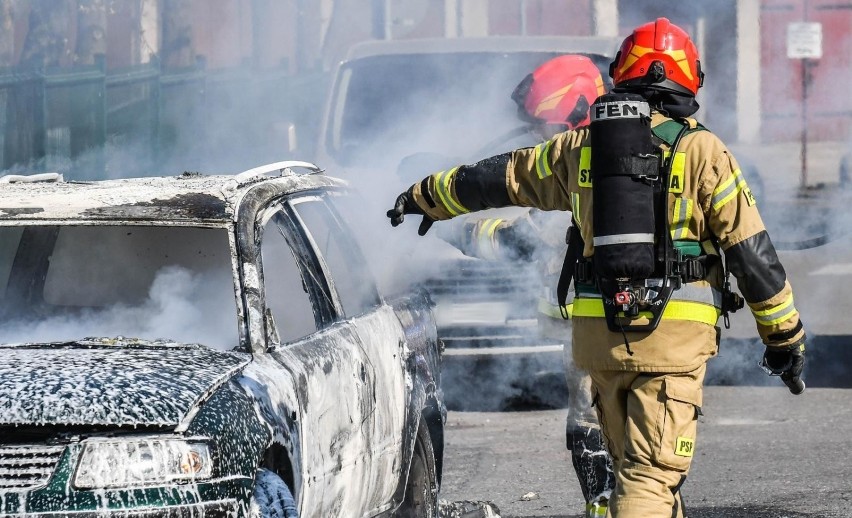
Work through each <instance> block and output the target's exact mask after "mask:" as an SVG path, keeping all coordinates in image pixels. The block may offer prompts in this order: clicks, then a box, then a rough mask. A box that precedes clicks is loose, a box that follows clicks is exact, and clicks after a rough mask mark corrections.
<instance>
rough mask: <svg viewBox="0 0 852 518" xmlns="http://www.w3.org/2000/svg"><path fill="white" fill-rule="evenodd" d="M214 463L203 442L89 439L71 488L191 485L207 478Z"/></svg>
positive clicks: (206, 444) (169, 439)
mask: <svg viewBox="0 0 852 518" xmlns="http://www.w3.org/2000/svg"><path fill="white" fill-rule="evenodd" d="M212 472H213V460H212V457H211V455H210V445H209V444H208V442H206V441H198V440H183V439H174V438H147V439H131V440H120V439H111V440H90V441H86V442H85V443H84V447H83V453H82V454H81V455H80V462H79V463H78V464H77V471H76V473H75V474H74V487H76V488H79V489H95V488H106V487H117V486H137V485H150V484H157V483H168V482H191V481H195V480H204V479H208V478H210V476H211V475H212Z"/></svg>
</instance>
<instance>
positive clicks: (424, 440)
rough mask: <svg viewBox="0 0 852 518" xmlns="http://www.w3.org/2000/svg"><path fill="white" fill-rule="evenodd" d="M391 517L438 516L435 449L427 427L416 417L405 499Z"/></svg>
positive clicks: (416, 517)
mask: <svg viewBox="0 0 852 518" xmlns="http://www.w3.org/2000/svg"><path fill="white" fill-rule="evenodd" d="M393 516H394V517H395V518H436V517H437V516H438V478H437V470H436V469H435V450H434V448H433V446H432V438H431V437H430V435H429V427H428V426H427V425H426V421H424V420H423V419H420V425H419V426H418V427H417V439H416V440H415V442H414V453H413V455H412V457H411V466H409V468H408V478H407V481H406V483H405V498H404V499H403V501H402V504H401V505H400V506H399V508H398V509H397V510H396V511H395V512H394V513H393Z"/></svg>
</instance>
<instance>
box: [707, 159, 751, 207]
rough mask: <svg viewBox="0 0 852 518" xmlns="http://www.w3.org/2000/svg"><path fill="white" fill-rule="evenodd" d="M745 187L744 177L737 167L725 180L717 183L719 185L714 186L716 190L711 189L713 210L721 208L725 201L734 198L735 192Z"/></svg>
mask: <svg viewBox="0 0 852 518" xmlns="http://www.w3.org/2000/svg"><path fill="white" fill-rule="evenodd" d="M745 187H747V184H746V181H745V178H743V174H742V172H741V171H740V170H739V169H737V170H736V171H734V172H733V174H731V176H729V177H728V179H727V180H725V181H724V182H722V183H721V184H719V186H718V187H716V190H715V191H713V199H712V201H711V203H712V204H713V210H716V211H718V210H719V209H721V208H722V207H723V206H724V205H725V204H726V203H728V202H729V201H731V200H732V199H734V197H735V196H736V195H737V193H738V192H740V191H741V190H743V188H745Z"/></svg>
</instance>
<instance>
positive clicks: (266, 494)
mask: <svg viewBox="0 0 852 518" xmlns="http://www.w3.org/2000/svg"><path fill="white" fill-rule="evenodd" d="M249 516H251V518H299V509H298V507H296V499H295V498H293V493H292V492H291V491H290V488H289V487H287V484H285V483H284V481H283V480H281V477H279V476H278V475H276V474H275V473H273V472H271V471H269V470H268V469H259V470H257V476H255V478H254V491H253V492H252V495H251V507H250V508H249Z"/></svg>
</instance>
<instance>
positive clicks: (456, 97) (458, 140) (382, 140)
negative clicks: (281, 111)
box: [326, 52, 610, 166]
mask: <svg viewBox="0 0 852 518" xmlns="http://www.w3.org/2000/svg"><path fill="white" fill-rule="evenodd" d="M560 54H561V53H557V52H513V53H504V52H464V53H453V54H450V53H442V54H412V55H387V56H375V57H369V58H364V59H359V60H357V61H353V62H351V63H349V64H348V65H346V67H345V68H343V69H342V70H341V73H340V74H339V81H338V84H337V86H336V91H335V93H334V97H333V99H334V101H333V108H332V113H331V124H330V125H329V130H328V134H327V135H326V139H327V142H326V145H327V148H328V149H329V151H330V154H332V155H333V156H334V157H335V158H336V159H337V160H338V161H340V162H341V163H343V164H347V165H352V164H354V165H358V164H361V163H371V164H376V163H382V162H384V163H386V164H390V165H392V166H393V165H396V164H397V163H398V162H399V160H400V159H401V158H403V157H405V156H408V155H411V154H414V153H418V152H428V151H431V152H440V153H442V154H444V155H447V156H454V157H459V158H462V159H465V160H466V159H468V158H470V157H474V158H481V157H484V156H488V155H489V154H494V153H498V152H501V151H503V150H508V149H512V148H513V147H517V146H513V145H511V144H507V145H506V146H504V147H505V149H483V146H485V145H486V144H487V143H489V142H491V141H493V140H494V139H495V137H498V136H499V134H501V133H505V132H508V131H509V130H512V129H515V128H517V127H519V126H521V124H522V123H521V122H520V121H519V120H518V118H517V107H516V105H515V104H514V102H513V101H512V100H511V93H512V91H513V90H514V88H515V87H516V86H517V84H518V83H519V82H520V81H521V80H522V79H523V78H524V77H526V76H527V74H529V73H530V72H531V71H532V70H534V69H535V68H536V67H537V66H538V65H540V64H542V63H543V62H545V61H547V60H548V59H550V58H552V57H555V56H558V55H560ZM589 57H590V58H591V59H592V61H594V62H595V64H596V65H598V67H599V68H601V70H606V68H607V66H608V65H609V61H610V60H609V59H608V58H606V57H605V56H602V55H598V54H589ZM477 154H479V155H481V156H478V157H477V156H475V155H477Z"/></svg>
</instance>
